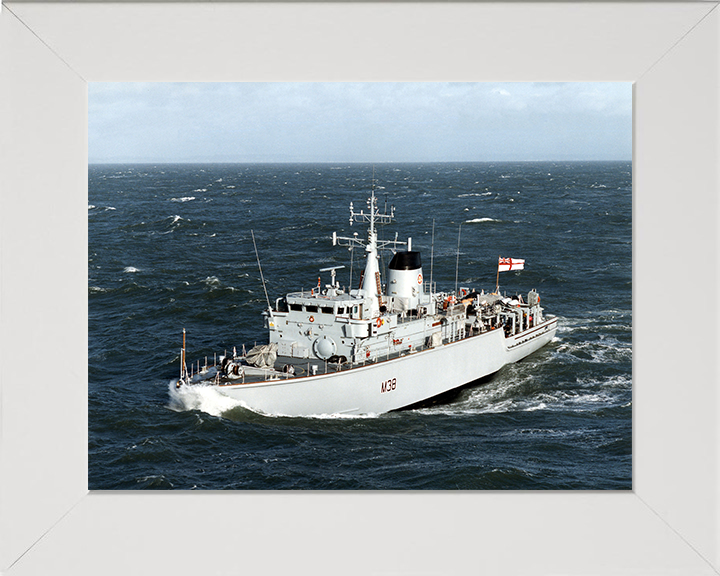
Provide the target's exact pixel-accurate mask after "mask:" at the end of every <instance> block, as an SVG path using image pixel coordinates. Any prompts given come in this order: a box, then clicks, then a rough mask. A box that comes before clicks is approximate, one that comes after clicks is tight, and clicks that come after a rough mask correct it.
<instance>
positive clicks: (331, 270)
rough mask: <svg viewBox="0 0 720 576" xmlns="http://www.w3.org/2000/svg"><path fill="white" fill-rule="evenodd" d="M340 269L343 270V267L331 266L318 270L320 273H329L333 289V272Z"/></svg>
mask: <svg viewBox="0 0 720 576" xmlns="http://www.w3.org/2000/svg"><path fill="white" fill-rule="evenodd" d="M341 268H345V266H331V267H330V268H320V272H327V271H330V285H331V286H332V287H333V288H334V287H335V270H340V269H341Z"/></svg>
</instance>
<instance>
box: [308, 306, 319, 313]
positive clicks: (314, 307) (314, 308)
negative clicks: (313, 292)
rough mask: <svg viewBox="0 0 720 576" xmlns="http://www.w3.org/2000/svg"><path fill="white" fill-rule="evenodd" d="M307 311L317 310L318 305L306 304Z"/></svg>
mask: <svg viewBox="0 0 720 576" xmlns="http://www.w3.org/2000/svg"><path fill="white" fill-rule="evenodd" d="M305 311H306V312H317V311H318V307H317V306H305Z"/></svg>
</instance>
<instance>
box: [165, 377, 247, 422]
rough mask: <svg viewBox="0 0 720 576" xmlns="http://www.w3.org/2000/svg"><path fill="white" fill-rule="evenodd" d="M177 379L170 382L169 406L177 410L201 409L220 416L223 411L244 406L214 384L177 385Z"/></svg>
mask: <svg viewBox="0 0 720 576" xmlns="http://www.w3.org/2000/svg"><path fill="white" fill-rule="evenodd" d="M175 382H176V381H172V382H170V384H169V385H168V391H169V393H170V404H169V405H168V408H170V409H171V410H175V411H176V412H185V411H187V410H200V411H201V412H205V413H206V414H210V415H211V416H220V415H222V413H223V412H227V411H228V410H232V409H233V408H238V407H241V406H242V402H241V401H240V400H235V399H234V398H230V397H229V396H226V395H225V394H223V393H222V392H220V390H218V389H217V388H216V387H214V386H205V385H202V384H195V385H193V386H181V387H180V388H177V387H176V386H175Z"/></svg>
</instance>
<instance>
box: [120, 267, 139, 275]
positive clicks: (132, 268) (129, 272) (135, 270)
mask: <svg viewBox="0 0 720 576" xmlns="http://www.w3.org/2000/svg"><path fill="white" fill-rule="evenodd" d="M123 272H127V273H128V274H132V273H134V272H140V268H135V266H125V268H124V269H123Z"/></svg>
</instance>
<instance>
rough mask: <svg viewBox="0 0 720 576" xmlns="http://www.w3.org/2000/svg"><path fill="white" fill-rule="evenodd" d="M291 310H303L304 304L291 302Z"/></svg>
mask: <svg viewBox="0 0 720 576" xmlns="http://www.w3.org/2000/svg"><path fill="white" fill-rule="evenodd" d="M290 310H292V311H293V312H302V305H301V304H290Z"/></svg>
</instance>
